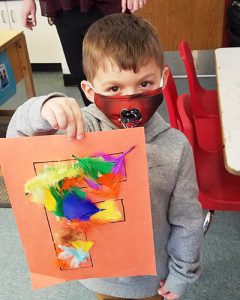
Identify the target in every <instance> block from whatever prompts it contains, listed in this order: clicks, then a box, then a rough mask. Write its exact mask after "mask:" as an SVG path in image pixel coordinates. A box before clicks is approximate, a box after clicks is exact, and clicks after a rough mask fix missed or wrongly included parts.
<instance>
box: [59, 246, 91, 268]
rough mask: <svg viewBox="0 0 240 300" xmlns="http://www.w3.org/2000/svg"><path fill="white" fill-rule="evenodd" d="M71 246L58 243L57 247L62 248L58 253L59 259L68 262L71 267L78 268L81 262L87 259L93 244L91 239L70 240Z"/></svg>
mask: <svg viewBox="0 0 240 300" xmlns="http://www.w3.org/2000/svg"><path fill="white" fill-rule="evenodd" d="M72 245H73V247H67V246H64V245H58V248H60V249H61V250H62V252H60V254H59V255H58V258H59V259H60V260H64V261H65V262H69V264H70V266H71V267H72V268H78V267H79V266H80V264H81V263H82V262H85V261H86V260H87V257H88V256H89V251H90V249H91V248H92V246H93V242H91V241H72Z"/></svg>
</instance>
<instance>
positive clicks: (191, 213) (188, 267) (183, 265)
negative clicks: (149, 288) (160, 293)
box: [165, 143, 203, 295]
mask: <svg viewBox="0 0 240 300" xmlns="http://www.w3.org/2000/svg"><path fill="white" fill-rule="evenodd" d="M168 218H169V223H170V224H171V226H172V230H171V236H170V238H169V241H168V245H167V250H168V254H169V261H168V267H169V274H168V277H167V279H166V282H165V287H166V288H167V289H168V290H170V291H171V292H173V293H177V294H180V295H182V294H183V293H184V292H185V290H186V289H187V286H188V284H189V283H193V282H195V281H196V280H197V279H198V277H199V276H200V273H201V246H202V240H203V214H202V208H201V205H200V203H199V201H198V189H197V183H196V176H195V167H194V161H193V157H192V150H191V147H190V145H189V144H188V143H186V144H185V147H184V150H183V153H182V158H181V161H180V167H179V173H178V175H177V181H176V185H175V188H174V191H173V194H172V198H171V202H170V207H169V214H168Z"/></svg>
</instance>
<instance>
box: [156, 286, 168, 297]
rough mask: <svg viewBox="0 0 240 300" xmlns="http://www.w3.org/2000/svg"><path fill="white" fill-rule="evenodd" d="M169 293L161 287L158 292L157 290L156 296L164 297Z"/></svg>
mask: <svg viewBox="0 0 240 300" xmlns="http://www.w3.org/2000/svg"><path fill="white" fill-rule="evenodd" d="M168 293H169V290H167V289H166V288H165V287H164V286H163V287H161V288H160V289H159V290H158V294H159V295H162V296H164V297H165V296H166V295H167V294H168Z"/></svg>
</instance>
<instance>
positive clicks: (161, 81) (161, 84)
mask: <svg viewBox="0 0 240 300" xmlns="http://www.w3.org/2000/svg"><path fill="white" fill-rule="evenodd" d="M163 74H164V72H163V73H162V77H161V80H160V88H162V87H163Z"/></svg>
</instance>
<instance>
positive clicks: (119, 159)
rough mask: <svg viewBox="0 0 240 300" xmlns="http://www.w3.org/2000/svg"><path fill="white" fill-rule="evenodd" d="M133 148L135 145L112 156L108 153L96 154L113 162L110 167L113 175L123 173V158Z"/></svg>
mask: <svg viewBox="0 0 240 300" xmlns="http://www.w3.org/2000/svg"><path fill="white" fill-rule="evenodd" d="M135 148H136V146H133V147H131V148H130V149H128V150H127V151H125V152H124V153H123V154H120V155H118V156H113V155H109V154H97V156H99V157H102V158H103V159H104V160H105V161H108V162H111V163H114V167H113V169H112V172H113V174H114V175H117V174H118V173H119V174H121V175H123V164H124V158H125V156H126V155H127V154H128V153H129V152H131V151H132V150H133V149H135Z"/></svg>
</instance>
